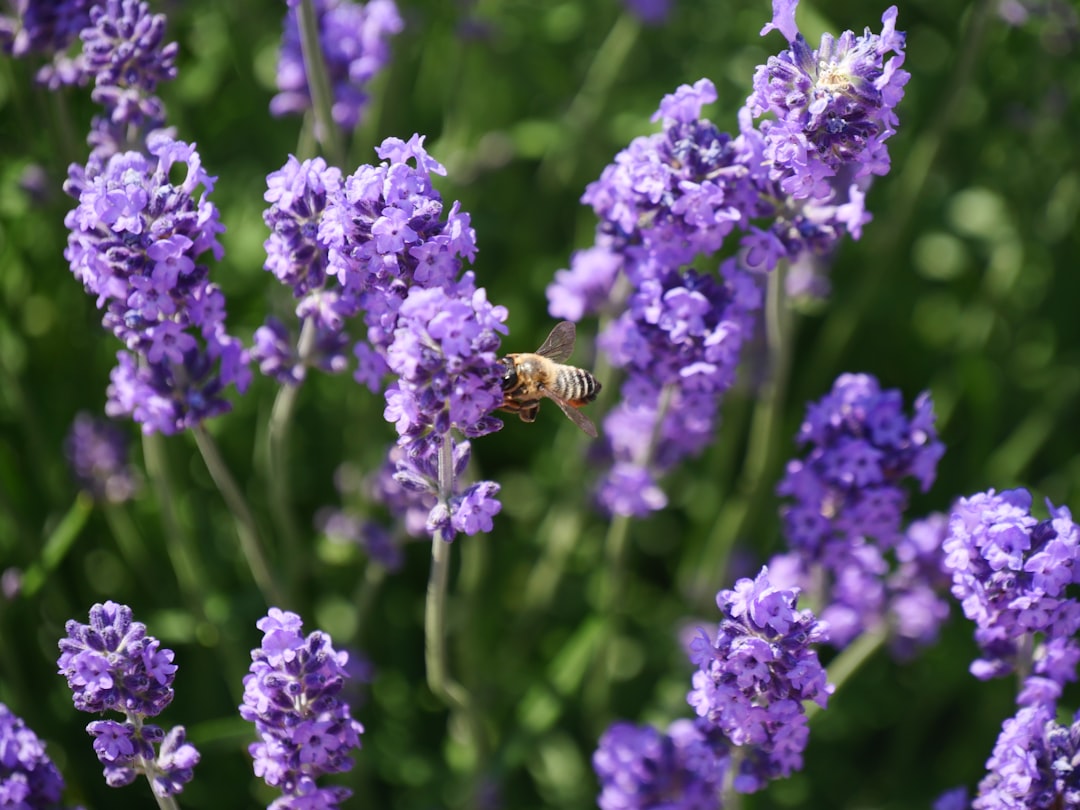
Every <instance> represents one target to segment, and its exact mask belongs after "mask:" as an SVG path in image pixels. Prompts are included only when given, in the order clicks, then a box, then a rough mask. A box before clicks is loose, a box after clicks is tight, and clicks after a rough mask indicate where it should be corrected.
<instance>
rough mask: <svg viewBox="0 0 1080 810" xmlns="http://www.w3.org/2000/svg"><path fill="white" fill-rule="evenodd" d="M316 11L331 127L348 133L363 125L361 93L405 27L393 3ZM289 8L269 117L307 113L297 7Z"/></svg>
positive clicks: (327, 5) (325, 4)
mask: <svg viewBox="0 0 1080 810" xmlns="http://www.w3.org/2000/svg"><path fill="white" fill-rule="evenodd" d="M314 5H315V16H316V17H317V19H318V27H319V44H320V45H321V47H322V56H323V59H324V60H325V62H326V69H327V73H328V74H329V80H330V87H331V92H332V94H333V106H332V115H333V118H334V123H336V124H337V125H338V126H339V127H341V128H342V129H345V130H352V129H355V128H356V127H357V126H358V125H359V124H360V122H361V121H362V120H363V115H364V110H365V108H366V107H367V104H368V95H367V92H366V91H365V88H366V86H367V84H368V83H369V82H370V81H371V80H372V79H373V78H374V77H375V75H376V74H377V73H378V72H379V71H380V70H382V69H383V67H384V66H385V65H386V63H387V62H389V61H390V46H389V41H390V38H391V37H393V36H394V35H395V34H398V33H400V32H401V30H402V29H403V28H404V22H403V21H402V19H401V16H400V15H399V14H398V10H397V6H396V5H395V4H394V0H369V2H368V3H366V4H364V5H361V4H359V3H353V2H350V1H349V0H315V3H314ZM289 6H290V8H289V11H288V13H287V14H286V16H285V24H284V34H283V37H282V42H281V54H280V56H279V58H278V68H277V86H278V91H279V92H278V94H277V95H276V96H274V98H273V99H271V101H270V112H271V113H272V114H273V115H275V116H283V115H289V114H295V113H303V112H305V111H306V110H309V109H311V91H310V89H309V87H308V77H307V70H306V68H305V67H304V53H303V47H302V43H301V38H300V26H299V22H298V19H297V15H298V14H299V13H300V9H299V8H297V6H299V3H289Z"/></svg>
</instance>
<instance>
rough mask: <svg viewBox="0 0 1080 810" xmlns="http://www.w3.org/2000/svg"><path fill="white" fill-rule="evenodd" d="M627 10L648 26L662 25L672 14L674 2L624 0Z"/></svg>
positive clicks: (665, 0)
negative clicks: (672, 3)
mask: <svg viewBox="0 0 1080 810" xmlns="http://www.w3.org/2000/svg"><path fill="white" fill-rule="evenodd" d="M623 2H624V4H625V5H626V10H627V11H629V12H630V13H631V14H633V15H634V16H635V17H637V18H638V19H639V20H641V21H642V22H643V23H645V24H646V25H661V24H662V23H664V22H665V21H666V20H667V18H668V14H669V13H670V12H671V2H672V0H623Z"/></svg>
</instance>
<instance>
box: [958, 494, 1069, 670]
mask: <svg viewBox="0 0 1080 810" xmlns="http://www.w3.org/2000/svg"><path fill="white" fill-rule="evenodd" d="M1046 506H1047V509H1048V510H1049V513H1050V517H1049V518H1047V519H1046V520H1038V519H1037V518H1035V517H1034V516H1032V514H1031V494H1030V493H1029V492H1028V491H1027V490H1025V489H1012V490H1005V491H1003V492H1000V493H999V492H995V491H994V490H992V489H991V490H988V491H986V492H980V493H977V494H975V495H972V496H971V497H969V498H961V499H960V500H959V501H958V502H957V503H956V505H955V506H954V507H953V510H952V514H951V515H950V517H949V533H948V536H947V537H946V539H945V543H944V550H945V567H946V569H947V570H949V571H950V572H951V573H952V593H953V596H955V597H956V598H957V599H958V600H959V601H960V605H961V607H962V608H963V610H964V615H965V616H967V617H968V618H969V619H971V620H972V621H973V622H975V641H976V642H977V643H978V645H979V649H980V651H981V652H982V657H981V658H980V659H978V660H976V661H975V662H974V663H973V664H972V665H971V672H972V674H973V675H975V677H977V678H981V679H983V680H987V679H989V678H993V677H996V676H999V675H1004V674H1008V673H1009V672H1012V671H1013V670H1017V671H1019V672H1021V673H1026V672H1029V671H1033V672H1035V673H1036V674H1038V675H1042V676H1044V677H1046V678H1049V679H1051V680H1052V681H1054V682H1056V683H1058V684H1065V683H1066V682H1068V681H1073V680H1076V667H1077V664H1078V663H1080V645H1078V644H1077V642H1076V640H1075V638H1074V636H1075V635H1076V633H1077V631H1078V630H1080V603H1078V602H1077V601H1076V599H1075V598H1073V597H1072V596H1070V595H1069V594H1068V593H1067V590H1068V588H1069V586H1070V585H1073V584H1075V583H1077V582H1080V547H1078V546H1080V533H1078V531H1077V526H1076V524H1075V523H1074V522H1073V519H1072V514H1071V513H1070V512H1069V510H1068V509H1067V508H1066V507H1064V506H1062V507H1055V506H1054V505H1053V504H1051V503H1050V502H1049V501H1047V504H1046ZM1035 641H1038V642H1039V643H1038V644H1034V643H1033V642H1035Z"/></svg>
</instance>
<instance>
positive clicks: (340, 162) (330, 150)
mask: <svg viewBox="0 0 1080 810" xmlns="http://www.w3.org/2000/svg"><path fill="white" fill-rule="evenodd" d="M297 21H298V22H299V24H300V47H301V49H302V50H303V53H304V71H305V72H306V74H307V83H308V90H309V91H310V92H311V108H312V112H313V113H314V115H315V121H316V126H315V134H316V137H317V138H318V139H319V142H320V143H321V144H322V146H323V149H325V150H326V154H327V157H328V159H329V161H330V163H331V164H333V165H335V166H338V167H341V168H344V163H345V146H344V143H343V140H342V137H341V131H340V130H339V129H338V127H337V124H335V123H334V115H333V104H334V98H333V94H332V91H331V88H330V77H329V74H328V73H327V71H326V62H325V60H324V59H323V56H322V45H321V43H320V42H319V18H318V15H317V14H316V13H315V3H314V0H302V2H301V3H300V8H299V9H298V11H297Z"/></svg>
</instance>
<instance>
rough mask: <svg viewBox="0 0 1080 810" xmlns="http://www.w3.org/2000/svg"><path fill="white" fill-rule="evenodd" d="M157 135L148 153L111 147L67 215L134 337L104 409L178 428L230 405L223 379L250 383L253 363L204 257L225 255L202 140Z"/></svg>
mask: <svg viewBox="0 0 1080 810" xmlns="http://www.w3.org/2000/svg"><path fill="white" fill-rule="evenodd" d="M148 146H149V149H150V155H151V156H150V157H147V156H146V155H143V154H141V153H139V152H126V153H122V154H118V155H114V156H113V157H112V158H110V159H109V161H108V163H107V164H106V165H105V167H104V170H103V171H102V173H101V174H99V175H97V176H95V177H93V178H92V179H90V180H89V184H88V185H87V186H86V187H85V188H84V189H83V190H82V191H81V192H80V193H79V195H78V199H79V204H78V206H77V207H76V208H75V209H73V210H72V211H71V212H70V213H69V214H68V215H67V217H66V218H65V220H64V223H65V224H66V225H67V227H68V228H69V230H70V234H69V236H68V247H67V250H66V251H65V253H64V255H65V257H66V258H67V259H68V261H69V262H70V264H71V270H72V272H73V273H74V274H75V277H76V278H77V279H79V280H80V281H81V282H82V283H83V285H84V286H85V287H86V290H87V292H89V293H92V294H94V295H96V296H97V303H98V307H99V308H103V309H104V310H105V314H104V317H103V319H102V323H103V325H104V326H105V327H106V328H107V329H109V330H110V331H112V332H113V334H115V335H116V336H117V337H118V338H120V340H122V341H123V342H124V344H125V346H126V347H127V349H128V351H122V352H119V353H118V354H117V359H118V366H117V368H116V369H114V370H113V372H112V385H111V386H110V387H109V392H108V393H109V401H108V404H107V405H106V412H107V413H108V414H109V415H110V416H117V415H121V414H124V415H131V416H132V417H133V418H134V419H135V421H137V422H139V423H141V424H142V428H143V431H144V432H146V433H153V432H155V431H161V432H163V433H176V432H178V431H180V430H184V429H186V428H188V427H191V426H193V425H196V424H198V423H200V422H201V421H202V420H204V419H207V418H209V417H211V416H215V415H217V414H220V413H224V412H226V411H228V410H229V409H230V405H229V403H228V402H227V401H226V400H225V399H224V398H223V396H222V393H223V389H224V388H225V386H227V385H229V384H233V385H235V386H236V387H237V389H238V390H240V391H243V390H245V389H246V387H247V384H248V382H249V381H250V378H251V372H250V371H249V370H248V368H247V363H248V356H247V352H246V351H245V350H244V349H243V347H242V346H241V344H240V342H239V341H238V340H237V339H236V338H234V337H232V336H230V335H229V334H228V333H227V332H226V331H225V301H224V296H223V295H222V293H221V290H220V289H219V288H218V287H217V286H216V285H214V284H211V283H210V282H209V280H208V275H209V270H208V268H207V267H206V265H204V264H201V263H199V260H200V259H201V257H202V254H204V253H205V252H206V251H210V252H211V253H212V254H213V256H214V257H215V258H217V259H220V258H221V256H222V248H221V245H220V243H219V242H218V241H217V235H218V234H219V233H220V232H221V231H222V230H223V228H222V226H221V225H220V224H219V222H218V212H217V208H216V207H215V206H214V205H213V204H212V203H211V202H209V201H208V200H207V198H206V195H207V194H208V193H209V192H210V191H211V190H212V189H213V187H214V178H213V177H210V176H209V175H208V174H206V172H205V171H204V170H203V168H202V163H201V161H200V159H199V155H198V153H197V152H196V151H195V148H194V147H193V146H190V145H188V144H186V143H184V142H182V141H174V140H172V139H171V138H168V137H165V136H162V137H154V138H151V140H150V143H149V144H148ZM181 169H183V170H184V176H183V179H182V180H181V181H180V182H179V184H178V185H174V183H173V182H172V180H171V178H172V177H174V176H175V175H176V174H177V173H179V171H180V170H181ZM200 186H201V187H202V192H201V193H200V192H199V187H200ZM196 195H198V196H196Z"/></svg>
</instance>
